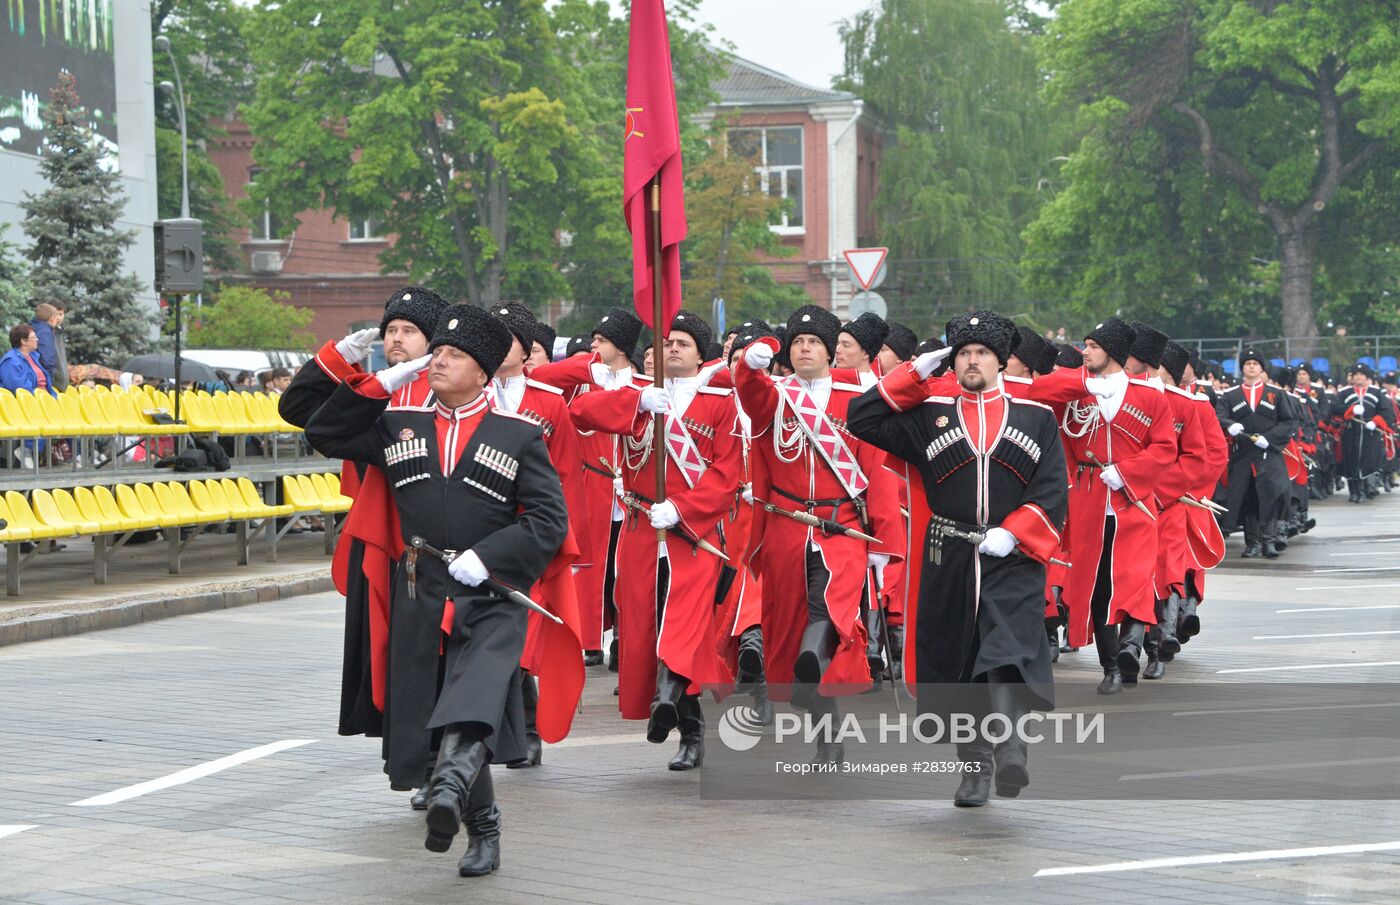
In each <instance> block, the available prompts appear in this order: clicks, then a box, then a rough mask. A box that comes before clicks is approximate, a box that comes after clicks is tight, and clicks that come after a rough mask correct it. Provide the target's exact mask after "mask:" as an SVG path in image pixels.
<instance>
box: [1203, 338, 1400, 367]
mask: <svg viewBox="0 0 1400 905" xmlns="http://www.w3.org/2000/svg"><path fill="white" fill-rule="evenodd" d="M1177 342H1178V343H1180V344H1181V345H1183V346H1185V347H1186V348H1188V349H1191V350H1192V351H1194V352H1195V353H1196V354H1197V355H1199V356H1200V357H1202V358H1204V359H1207V360H1209V361H1218V362H1221V364H1222V366H1223V367H1224V369H1225V371H1226V372H1227V373H1234V370H1235V367H1236V363H1237V362H1238V361H1239V357H1240V354H1241V353H1243V352H1244V350H1245V349H1254V350H1256V351H1259V352H1261V353H1263V354H1264V355H1267V356H1268V357H1269V361H1270V363H1271V364H1273V365H1275V366H1280V367H1281V366H1283V365H1285V364H1287V365H1292V366H1295V367H1296V366H1298V365H1302V364H1306V365H1308V366H1309V367H1310V368H1312V369H1313V370H1314V371H1326V372H1328V373H1330V374H1334V375H1340V374H1341V373H1342V371H1343V370H1344V369H1345V368H1347V367H1349V366H1350V365H1353V364H1356V363H1358V362H1360V363H1363V364H1367V365H1370V366H1371V367H1372V368H1375V369H1376V370H1378V371H1395V370H1400V335H1397V334H1387V335H1378V336H1319V337H1304V336H1279V337H1273V338H1270V339H1255V340H1243V339H1239V338H1238V337H1199V338H1195V339H1178V340H1177Z"/></svg>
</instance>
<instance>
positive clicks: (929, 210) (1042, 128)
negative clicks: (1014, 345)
mask: <svg viewBox="0 0 1400 905" xmlns="http://www.w3.org/2000/svg"><path fill="white" fill-rule="evenodd" d="M1040 22H1041V20H1040V19H1039V18H1038V17H1036V16H1034V15H1033V14H1032V13H1030V12H1028V11H1027V9H1026V4H1024V3H1013V2H1003V0H880V2H879V3H877V4H875V5H874V6H873V7H872V8H871V9H869V10H866V11H865V12H862V13H859V14H857V15H856V16H855V17H853V18H852V19H850V20H849V21H847V22H846V23H845V24H844V25H843V26H842V29H841V35H842V40H843V42H844V44H845V55H846V61H845V70H844V74H843V76H842V77H841V79H839V80H838V82H837V87H838V88H843V89H846V90H849V91H853V92H855V93H856V94H857V95H858V96H860V97H861V98H863V99H864V100H865V101H866V103H867V104H868V105H869V107H870V108H871V110H872V112H873V113H874V114H875V116H876V118H877V120H878V121H880V122H882V123H883V124H884V125H885V127H886V128H887V129H888V130H889V132H890V135H891V136H892V138H893V141H892V142H891V143H889V144H888V145H887V147H886V149H885V151H884V153H883V155H882V157H881V163H880V188H879V192H878V194H877V196H876V198H875V201H874V212H875V216H876V221H877V235H878V237H879V240H880V244H882V245H887V246H889V248H890V256H891V258H892V259H893V260H894V261H896V262H900V263H897V264H896V266H895V267H894V268H893V269H892V271H891V275H890V276H891V279H890V282H889V283H888V284H887V286H888V287H889V288H890V289H892V290H893V291H894V293H896V294H898V295H901V296H903V297H904V298H905V299H918V300H919V306H920V309H921V311H920V313H921V314H924V315H926V316H927V319H928V321H929V322H941V321H942V319H943V318H944V317H945V316H946V315H947V314H949V313H951V312H953V311H956V310H962V309H965V308H968V307H971V306H973V305H978V304H993V305H1000V304H1001V303H1003V302H1004V301H1005V300H1006V299H1008V298H1011V297H1014V295H1016V294H1017V293H1018V288H1019V280H1020V277H1019V270H1018V262H1019V258H1020V255H1021V239H1020V233H1021V231H1022V230H1023V229H1024V227H1025V226H1026V225H1027V224H1028V223H1030V222H1031V220H1032V219H1033V218H1034V216H1035V214H1036V212H1037V210H1038V207H1039V205H1040V204H1041V202H1042V195H1041V193H1040V191H1039V189H1040V187H1041V185H1042V183H1043V182H1044V180H1045V179H1046V178H1047V175H1048V169H1049V168H1050V167H1052V166H1053V164H1052V162H1051V161H1052V158H1054V157H1055V156H1056V155H1058V154H1060V153H1062V151H1061V148H1062V147H1063V146H1064V144H1063V142H1064V138H1065V137H1067V134H1066V133H1065V132H1064V130H1063V127H1062V126H1060V124H1059V123H1058V122H1057V120H1056V119H1055V117H1054V115H1053V112H1052V111H1051V110H1050V109H1049V107H1048V106H1047V105H1046V104H1045V103H1044V101H1043V100H1042V99H1041V97H1040V95H1039V92H1040V86H1041V83H1042V75H1041V72H1040V70H1039V69H1038V68H1037V65H1036V60H1035V55H1034V48H1033V45H1032V41H1031V37H1030V35H1029V34H1027V29H1028V28H1034V27H1039V25H1040Z"/></svg>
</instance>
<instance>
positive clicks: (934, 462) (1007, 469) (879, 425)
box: [848, 378, 1069, 714]
mask: <svg viewBox="0 0 1400 905" xmlns="http://www.w3.org/2000/svg"><path fill="white" fill-rule="evenodd" d="M890 379H891V378H886V380H890ZM958 406H959V403H958V401H957V400H956V399H954V398H951V397H944V396H931V397H929V398H928V399H927V401H925V402H923V403H922V404H920V405H916V406H913V407H911V408H910V409H909V410H907V411H903V412H900V411H898V410H897V409H896V408H894V407H893V406H891V404H890V403H889V401H887V399H886V398H885V397H884V396H883V395H882V394H881V392H880V387H879V386H876V387H873V388H871V389H870V390H867V391H866V392H865V393H864V394H863V395H861V397H860V398H859V399H857V400H856V401H855V402H852V403H851V408H850V414H849V421H848V424H849V427H850V430H851V433H853V434H855V435H856V436H857V437H859V438H861V439H862V440H864V441H866V442H867V443H871V444H873V445H874V446H878V447H879V448H881V449H883V450H885V451H886V452H889V453H891V454H893V455H895V456H898V457H900V458H901V459H904V460H905V461H907V462H909V463H910V464H911V465H913V466H914V467H915V468H917V469H918V471H919V475H920V477H921V478H922V479H923V485H924V492H925V495H926V496H927V499H928V504H929V509H930V510H931V511H932V512H933V513H934V515H935V516H941V517H943V518H946V519H952V520H954V521H956V522H960V523H962V524H963V525H971V526H978V527H980V528H983V529H985V528H987V527H996V526H999V525H1000V526H1002V527H1006V528H1007V529H1008V530H1012V525H1011V524H1006V525H1003V524H1002V523H1003V522H1005V521H1007V519H1008V517H1009V516H1011V515H1012V514H1013V513H1015V512H1016V511H1017V510H1021V509H1022V507H1026V509H1025V510H1023V513H1024V511H1029V509H1030V507H1039V509H1040V510H1041V512H1042V513H1043V515H1044V516H1045V517H1046V518H1048V520H1049V522H1050V523H1051V524H1047V525H1045V531H1046V532H1047V533H1049V534H1053V535H1055V540H1056V541H1058V532H1059V531H1060V530H1061V529H1062V527H1063V525H1064V521H1065V511H1066V508H1067V507H1068V499H1069V490H1068V486H1067V482H1066V479H1065V475H1066V471H1065V455H1064V449H1063V447H1061V445H1060V438H1059V425H1058V424H1057V423H1056V422H1055V417H1054V415H1053V414H1052V413H1051V411H1050V410H1049V409H1048V408H1046V407H1045V406H1043V405H1040V404H1038V403H1035V402H1029V401H1025V400H1015V399H1012V398H1010V397H1009V396H1008V397H1004V409H1005V413H1006V414H1005V420H1004V422H1003V423H1002V424H1001V425H1000V427H998V425H995V424H989V425H988V427H987V429H988V430H989V431H992V432H994V434H995V436H996V440H995V441H994V442H993V443H992V446H991V448H990V452H989V453H988V454H987V455H985V456H984V455H980V454H978V453H977V452H976V451H975V450H974V449H973V447H972V445H971V444H970V443H969V442H968V440H967V439H965V435H964V432H963V428H962V425H961V422H960V418H959V413H958ZM1035 518H1036V520H1037V521H1039V520H1041V519H1040V516H1036V517H1035ZM932 524H933V523H932V522H930V523H929V524H928V525H921V526H911V530H922V531H923V536H924V539H923V547H922V551H923V556H924V557H925V559H924V564H923V574H922V576H921V578H920V581H919V602H918V611H917V614H916V619H915V637H914V638H913V639H912V642H911V643H912V644H913V645H914V648H915V650H914V653H915V656H914V669H915V673H916V679H917V682H918V685H919V709H920V710H921V711H924V712H932V713H940V714H941V713H944V712H946V711H947V709H948V705H949V703H950V701H952V700H955V699H956V698H955V696H953V695H952V694H951V690H950V689H948V688H946V687H943V688H939V687H937V686H939V685H946V684H947V683H965V682H972V681H976V680H978V679H980V678H984V677H985V676H986V674H987V673H989V672H991V671H992V670H993V669H996V668H998V667H1013V668H1015V669H1016V670H1017V671H1019V672H1020V674H1021V677H1022V679H1023V680H1024V681H1025V682H1026V684H1027V686H1028V690H1029V691H1030V693H1031V697H1032V700H1033V705H1032V706H1034V707H1035V708H1037V709H1043V710H1048V709H1051V708H1053V707H1054V704H1055V695H1054V687H1053V679H1052V677H1051V672H1050V647H1049V642H1048V640H1047V637H1046V634H1045V622H1044V615H1045V565H1044V564H1043V563H1042V562H1038V561H1036V560H1035V559H1032V558H1030V557H1029V556H1025V555H1022V554H1021V553H1020V552H1019V551H1017V552H1013V553H1012V554H1011V555H1010V556H1006V557H1001V558H997V557H992V556H983V555H981V554H979V553H978V552H977V547H976V545H975V544H972V543H968V542H967V541H964V540H958V539H954V538H945V539H944V540H943V542H942V550H941V552H940V554H939V556H938V559H939V561H938V562H936V563H935V562H934V556H933V550H934V543H933V537H934V535H933V531H932ZM1012 533H1013V534H1017V537H1018V539H1024V540H1029V537H1028V536H1026V537H1023V535H1028V534H1029V532H1028V531H1021V532H1020V533H1018V531H1017V530H1012Z"/></svg>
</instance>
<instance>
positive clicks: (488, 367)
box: [428, 305, 511, 377]
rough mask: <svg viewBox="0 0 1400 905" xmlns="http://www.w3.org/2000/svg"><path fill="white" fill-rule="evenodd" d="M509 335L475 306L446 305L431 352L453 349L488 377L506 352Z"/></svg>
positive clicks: (502, 324) (435, 331)
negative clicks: (473, 360) (459, 351)
mask: <svg viewBox="0 0 1400 905" xmlns="http://www.w3.org/2000/svg"><path fill="white" fill-rule="evenodd" d="M510 342H511V332H510V328H509V327H507V326H506V324H505V321H503V320H501V319H500V318H499V317H496V316H495V315H493V314H491V313H490V312H488V311H487V310H486V309H484V308H478V307H476V306H475V305H449V306H448V308H447V310H446V311H444V312H442V317H440V318H439V319H438V323H437V328H436V329H434V330H433V341H432V344H431V345H429V346H428V350H429V351H432V350H433V349H436V348H437V347H438V346H454V347H456V348H458V349H461V350H462V351H463V352H466V353H467V354H468V355H470V356H471V357H472V358H475V359H476V363H477V364H478V365H480V366H481V370H483V371H485V372H486V376H487V377H490V376H491V375H492V374H494V373H496V370H497V369H498V368H500V366H501V362H503V361H505V358H506V353H507V352H509V351H510Z"/></svg>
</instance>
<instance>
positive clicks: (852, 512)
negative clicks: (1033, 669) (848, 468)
mask: <svg viewBox="0 0 1400 905" xmlns="http://www.w3.org/2000/svg"><path fill="white" fill-rule="evenodd" d="M758 342H762V343H766V344H768V345H769V346H770V348H772V349H773V350H774V352H776V351H777V349H778V342H777V340H776V339H772V338H764V339H760V340H758ZM783 380H784V381H788V380H797V378H796V377H788V378H783ZM735 385H736V387H737V388H738V393H739V401H740V404H741V405H742V406H743V408H744V411H745V412H746V413H747V414H748V415H749V417H750V418H751V419H752V420H753V448H752V451H751V452H752V461H753V463H754V474H753V479H754V480H753V492H754V501H755V505H756V506H761V505H762V502H768V503H772V504H773V505H775V506H778V507H780V508H784V509H789V510H791V509H795V508H796V509H800V508H802V506H801V504H800V503H795V502H794V501H793V500H791V499H788V498H787V497H784V496H782V495H780V494H778V493H776V492H775V488H782V489H783V490H785V491H787V492H788V493H791V494H793V495H795V496H798V497H800V498H803V499H813V500H827V499H833V500H834V499H841V498H843V497H846V496H847V493H846V489H845V488H844V487H843V486H842V484H841V482H840V480H838V479H837V477H836V473H835V472H834V471H832V469H831V467H830V466H829V465H827V463H826V461H825V460H824V459H822V457H821V456H820V455H819V454H818V453H817V452H816V451H815V450H813V449H812V448H811V445H810V444H809V443H807V442H806V440H805V438H804V437H803V435H802V434H801V431H800V428H799V427H798V424H797V420H796V418H795V417H794V415H793V414H792V411H791V410H790V409H789V408H788V406H787V404H786V403H785V402H783V403H782V404H781V405H780V404H779V403H780V394H779V391H778V384H777V383H775V382H774V381H773V380H772V378H770V377H769V376H768V373H767V372H766V371H755V370H754V369H752V368H750V367H749V366H748V364H747V363H746V362H745V361H744V360H743V359H742V358H741V359H740V360H739V364H738V367H737V370H736V373H735ZM862 390H863V388H862V387H860V386H855V385H851V384H841V383H835V382H833V384H832V389H831V396H830V398H829V399H828V401H827V404H826V417H827V418H828V419H829V420H830V421H831V422H832V423H833V424H834V425H835V426H836V428H837V430H838V431H840V433H841V436H842V438H843V439H844V440H845V442H846V444H847V445H848V446H849V447H850V449H851V452H852V453H853V454H854V455H855V457H856V460H857V462H858V463H859V465H860V468H861V471H862V472H863V473H864V474H865V476H866V478H867V479H868V480H869V486H868V487H867V488H866V490H865V503H866V508H867V510H868V512H869V517H870V520H871V522H872V525H871V527H872V529H873V530H871V531H870V532H868V533H871V534H872V535H873V536H874V537H877V538H879V539H880V543H879V544H871V545H867V543H866V542H865V541H861V540H856V539H853V538H850V537H847V536H846V535H844V534H842V535H832V536H824V535H823V534H822V533H821V532H820V531H814V530H813V529H811V528H808V527H806V526H805V525H802V524H799V523H798V522H795V521H793V520H791V519H789V518H786V517H784V516H780V515H772V514H769V513H766V512H764V511H763V510H762V509H761V508H756V509H755V511H754V527H753V532H752V537H751V539H750V542H749V552H748V561H749V563H750V565H751V566H752V568H753V569H754V571H755V572H756V573H757V574H759V575H761V576H762V577H763V590H764V599H763V646H764V670H765V672H766V675H767V679H768V682H769V684H770V686H775V685H785V684H789V683H791V682H792V679H793V672H792V668H793V663H794V662H795V661H796V659H797V651H798V646H799V644H800V642H801V639H802V633H803V631H804V630H805V629H806V627H807V550H808V545H809V544H811V543H815V544H816V546H817V549H818V551H819V553H820V555H821V558H822V561H823V562H824V563H825V566H826V570H827V572H828V573H829V574H830V579H829V581H828V582H827V585H826V588H825V592H824V594H823V597H824V599H825V602H826V610H827V613H828V615H829V616H830V618H831V622H832V624H833V625H834V626H835V628H836V632H837V635H838V642H837V648H836V652H835V655H834V656H833V657H832V659H831V664H830V665H829V666H828V667H827V670H826V673H825V674H824V675H823V676H822V690H823V692H824V693H829V694H837V693H849V692H851V691H859V690H862V689H865V688H868V687H869V686H870V684H871V679H870V666H869V663H868V662H867V660H866V633H865V627H864V626H863V625H862V624H861V619H860V602H861V595H862V592H863V591H864V588H865V581H866V572H867V569H866V553H867V546H868V550H869V552H876V553H885V554H888V555H890V556H891V557H892V559H894V560H899V559H902V558H903V551H904V544H903V540H902V535H903V532H904V524H903V519H902V518H901V517H900V514H899V498H898V495H897V494H896V490H895V477H894V475H893V474H892V473H891V472H890V471H889V470H888V469H886V468H884V463H885V454H884V452H882V451H881V450H879V449H877V448H876V447H874V446H871V445H869V444H866V443H862V442H861V441H860V440H858V439H856V438H855V437H854V436H852V435H851V434H850V433H849V432H848V431H846V430H845V424H846V410H847V407H848V406H849V405H850V404H851V402H852V401H853V400H855V399H856V398H857V397H858V396H859V395H860V393H861V392H862ZM817 514H818V515H820V516H821V517H823V518H834V519H835V520H836V521H838V522H839V523H840V524H842V525H846V526H849V527H851V528H855V529H857V530H861V525H860V519H859V516H858V515H857V510H856V507H855V506H854V505H853V504H852V503H851V502H844V503H842V504H841V505H840V506H838V507H834V510H833V507H819V508H818V509H817ZM775 697H777V695H775Z"/></svg>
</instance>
